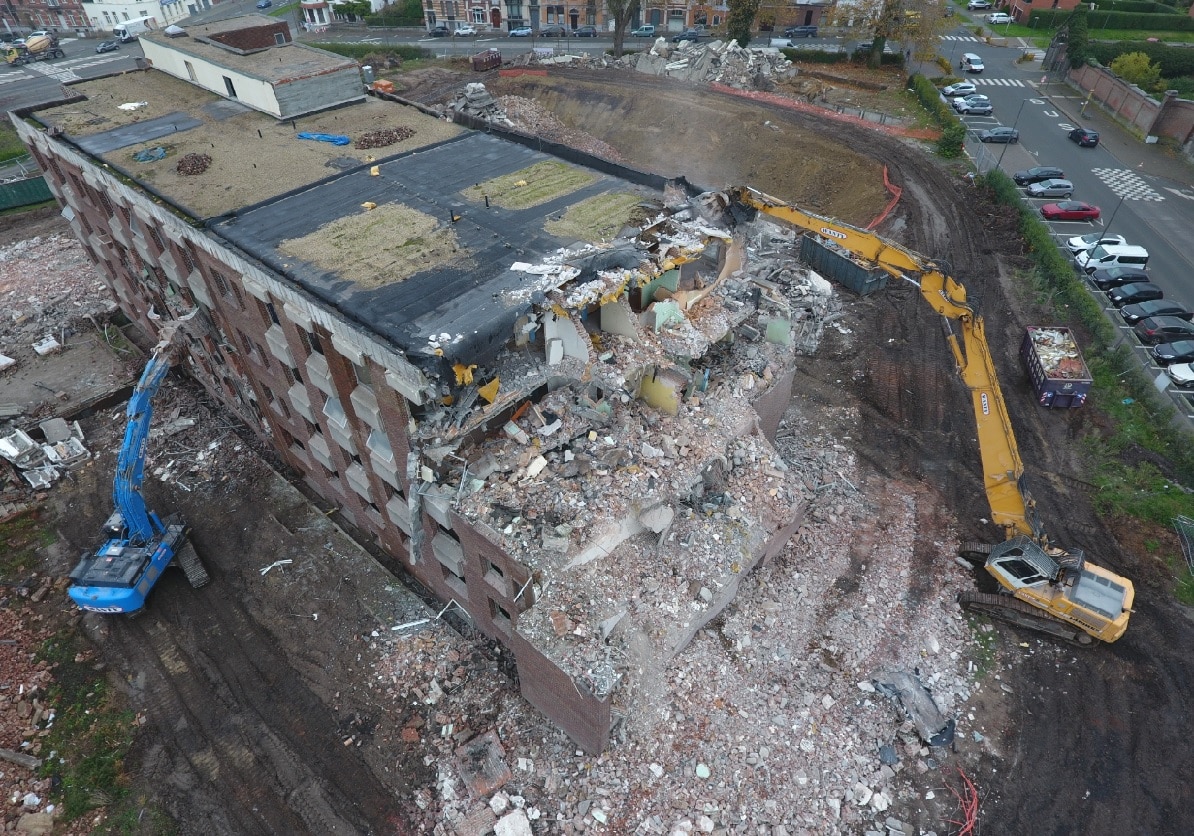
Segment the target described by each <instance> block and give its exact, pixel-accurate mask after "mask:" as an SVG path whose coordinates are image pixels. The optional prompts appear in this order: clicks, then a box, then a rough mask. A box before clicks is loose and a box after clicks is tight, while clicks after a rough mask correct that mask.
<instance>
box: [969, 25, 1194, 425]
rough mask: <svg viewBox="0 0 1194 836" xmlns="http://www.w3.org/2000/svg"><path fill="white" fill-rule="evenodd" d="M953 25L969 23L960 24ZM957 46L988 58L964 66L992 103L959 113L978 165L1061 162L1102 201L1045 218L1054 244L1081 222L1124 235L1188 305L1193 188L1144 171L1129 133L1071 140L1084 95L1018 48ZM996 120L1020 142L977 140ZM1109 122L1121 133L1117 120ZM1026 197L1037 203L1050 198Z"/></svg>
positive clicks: (1170, 292) (1079, 188) (1157, 375)
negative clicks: (1087, 215)
mask: <svg viewBox="0 0 1194 836" xmlns="http://www.w3.org/2000/svg"><path fill="white" fill-rule="evenodd" d="M956 34H957V36H962V35H964V34H965V33H964V30H959V31H958V32H957V33H956ZM956 51H957V54H958V55H960V54H961V53H962V52H966V51H974V52H978V53H979V54H980V55H982V57H983V58H984V60H985V62H986V65H987V68H986V71H985V72H983V73H982V74H981V75H973V76H969V80H971V81H974V82H975V84H976V86H977V88H978V90H977V91H978V92H979V93H981V94H983V95H986V96H988V97H989V98H990V99H991V104H992V106H993V108H994V113H992V114H991V115H990V116H964V117H963V121H965V122H966V123H967V125H968V127H969V128H970V129H971V132H970V136H969V137H968V140H967V151H968V152H969V153H970V154H971V156H972V157H973V158H974V160H975V162H976V164H977V166H978V168H979V169H980V170H981V171H986V170H989V169H990V168H992V167H999V168H1001V169H1003V171H1004V172H1006V173H1007V174H1009V175H1010V174H1011V173H1013V172H1015V171H1018V170H1022V169H1026V168H1031V167H1033V166H1037V165H1055V166H1059V167H1060V168H1061V169H1062V170H1063V171H1065V176H1066V179H1067V180H1070V181H1071V182H1072V183H1073V184H1074V195H1073V199H1074V200H1081V201H1085V202H1087V203H1093V204H1094V205H1095V206H1098V207H1100V209H1101V210H1102V217H1101V218H1100V219H1099V220H1097V221H1094V222H1086V221H1054V222H1050V223H1049V227H1050V228H1051V229H1052V230H1053V234H1054V237H1055V238H1057V240H1058V243H1059V245H1061V244H1063V243H1064V240H1065V239H1067V238H1070V237H1072V236H1075V235H1083V234H1085V233H1087V232H1094V231H1103V232H1106V233H1109V234H1115V233H1118V234H1120V235H1123V236H1124V237H1125V238H1127V240H1128V242H1129V243H1131V244H1138V245H1140V246H1142V247H1144V248H1145V249H1147V250H1148V252H1149V264H1148V270H1149V272H1150V273H1151V274H1152V281H1154V282H1155V283H1156V284H1158V285H1160V286H1161V288H1162V289H1163V290H1164V291H1165V297H1166V298H1167V299H1172V300H1174V301H1177V302H1179V303H1181V304H1182V305H1183V306H1184V307H1186V308H1187V310H1194V251H1192V250H1190V249H1184V248H1183V246H1182V242H1183V241H1184V240H1185V239H1186V238H1187V237H1188V231H1189V230H1190V229H1194V188H1191V187H1190V186H1188V185H1186V184H1185V183H1178V182H1174V181H1171V180H1169V179H1167V178H1164V177H1161V176H1156V175H1153V174H1150V173H1149V171H1148V170H1147V169H1148V165H1147V164H1146V162H1145V160H1144V158H1145V157H1146V156H1148V155H1149V154H1148V151H1147V150H1144V151H1142V150H1141V149H1142V146H1141V144H1140V143H1139V141H1138V140H1136V139H1134V138H1127V139H1126V140H1125V139H1124V137H1119V136H1112V135H1111V132H1110V131H1106V130H1104V135H1103V137H1102V139H1103V141H1101V142H1100V143H1099V145H1098V146H1097V147H1095V148H1080V147H1078V145H1076V144H1075V143H1074V142H1071V141H1070V140H1069V138H1068V133H1069V131H1070V130H1072V129H1073V128H1075V127H1078V126H1082V127H1086V126H1087V125H1086V124H1084V122H1083V120H1082V114H1083V112H1084V107H1083V103H1084V100H1083V97H1082V96H1080V95H1079V94H1078V93H1077V91H1075V90H1073V89H1071V88H1070V87H1068V86H1067V85H1064V84H1060V83H1057V82H1056V81H1048V82H1046V83H1045V84H1042V83H1041V82H1042V72H1041V70H1040V68H1039V65H1034V64H1026V65H1022V64H1017V63H1016V60H1015V59H1016V58H1017V57H1019V55H1020V51H1019V50H1014V49H992V48H989V47H988V48H983V47H982V45H980V44H978V43H975V44H967V43H966V42H964V41H962V42H959V43H958V47H957V50H956ZM955 64H956V60H955ZM1090 107H1094V105H1090ZM996 125H1005V126H1014V127H1015V128H1016V129H1017V130H1018V131H1019V132H1020V142H1019V143H1018V144H1013V145H999V144H983V143H981V142H979V141H978V139H977V134H978V132H979V131H981V130H984V129H987V128H991V127H994V126H996ZM1113 130H1114V131H1115V132H1116V133H1117V134H1118V133H1119V129H1113ZM1124 136H1125V137H1126V134H1125V135H1124ZM1121 140H1122V141H1121ZM1112 146H1114V147H1112ZM1143 147H1144V148H1146V149H1147V146H1143ZM1026 200H1027V202H1028V204H1029V205H1030V206H1032V207H1034V208H1039V207H1040V206H1041V205H1043V204H1045V203H1052V202H1055V199H1048V200H1045V199H1031V198H1027V197H1026ZM1091 293H1092V295H1094V296H1095V297H1096V298H1097V299H1098V300H1099V301H1100V302H1101V303H1102V304H1103V305H1104V307H1105V309H1106V313H1107V316H1108V319H1109V320H1110V321H1111V322H1113V323H1114V324H1115V325H1116V326H1119V328H1120V333H1121V335H1122V336H1123V338H1124V340H1125V342H1126V343H1127V344H1128V345H1130V346H1132V347H1133V351H1134V353H1135V355H1136V357H1137V359H1138V360H1139V361H1140V363H1141V366H1142V367H1143V368H1144V369H1145V370H1146V372H1147V373H1148V374H1149V375H1150V376H1151V377H1152V378H1153V379H1154V380H1157V381H1158V386H1159V387H1164V386H1168V385H1169V379H1168V377H1167V376H1166V375H1165V373H1164V371H1163V370H1162V369H1161V368H1159V367H1157V366H1155V365H1153V364H1152V363H1151V361H1150V358H1149V356H1148V354H1147V353H1146V351H1145V349H1144V348H1143V347H1142V346H1140V345H1139V343H1138V342H1137V340H1136V339H1135V335H1134V334H1133V333H1132V331H1131V329H1130V328H1127V326H1125V325H1124V323H1123V321H1122V320H1121V319H1120V317H1119V315H1118V312H1117V311H1116V310H1115V309H1114V308H1113V307H1112V306H1111V305H1110V304H1108V303H1107V300H1106V296H1105V295H1104V294H1102V293H1100V292H1098V291H1096V290H1094V289H1093V288H1092V289H1091ZM1175 404H1176V405H1177V406H1179V408H1181V409H1182V410H1183V412H1185V413H1194V406H1192V405H1191V403H1190V402H1189V400H1187V399H1186V398H1184V397H1175Z"/></svg>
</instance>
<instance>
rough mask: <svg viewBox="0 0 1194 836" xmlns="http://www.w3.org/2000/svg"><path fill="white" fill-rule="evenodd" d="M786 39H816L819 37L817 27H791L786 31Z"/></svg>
mask: <svg viewBox="0 0 1194 836" xmlns="http://www.w3.org/2000/svg"><path fill="white" fill-rule="evenodd" d="M784 37H785V38H815V37H817V27H816V26H789V27H788V28H787V29H785V30H784Z"/></svg>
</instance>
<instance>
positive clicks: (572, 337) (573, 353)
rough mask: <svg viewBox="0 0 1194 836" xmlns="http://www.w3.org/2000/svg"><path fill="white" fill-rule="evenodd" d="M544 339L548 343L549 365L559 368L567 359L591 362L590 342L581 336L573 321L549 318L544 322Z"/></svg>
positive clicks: (555, 317)
mask: <svg viewBox="0 0 1194 836" xmlns="http://www.w3.org/2000/svg"><path fill="white" fill-rule="evenodd" d="M543 337H544V339H545V340H546V342H547V363H548V365H550V366H557V365H559V364H560V363H561V362H563V360H564V358H565V357H573V358H575V359H577V360H580V361H581V362H582V363H586V362H588V360H589V341H588V338H587V337H584V336H582V335H581V333H580V330H579V329H578V328H577V327H576V324H575V323H573V321H572V320H571V319H567V318H565V317H562V316H547V317H544V321H543Z"/></svg>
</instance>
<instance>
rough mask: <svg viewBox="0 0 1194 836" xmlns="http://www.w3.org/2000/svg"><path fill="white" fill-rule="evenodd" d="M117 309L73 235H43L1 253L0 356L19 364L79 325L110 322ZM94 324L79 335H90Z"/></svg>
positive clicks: (89, 325)
mask: <svg viewBox="0 0 1194 836" xmlns="http://www.w3.org/2000/svg"><path fill="white" fill-rule="evenodd" d="M115 310H116V303H115V301H113V299H112V294H111V292H110V291H109V290H108V287H107V285H106V284H105V283H104V281H103V279H102V278H100V274H99V271H98V270H96V268H95V267H94V265H92V263H91V261H90V260H89V259H88V258H87V254H86V253H85V252H84V250H83V246H82V245H81V244H80V243H79V242H78V240H76V239H75V238H74V237H73V236H71V235H69V234H63V235H59V234H54V235H39V236H37V237H34V238H29V239H26V240H24V241H17V242H15V243H13V244H10V245H8V246H4V247H0V354H4V355H7V356H8V357H10V358H12V359H14V360H15V361H16V362H18V363H19V362H20V361H21V360H22V359H24V358H28V357H31V356H33V345H34V344H37V343H41V342H42V341H44V340H45V339H46V338H47V336H49V337H54V338H56V339H58V340H59V341H61V340H62V339H63V338H64V337H63V329H64V328H65V329H68V330H70V329H72V328H74V327H75V326H76V325H77V324H78V321H79V320H81V319H85V318H87V317H94V318H100V317H106V316H108V315H109V314H110V313H111V312H113V311H115ZM93 328H94V326H93V325H91V324H90V323H86V324H83V325H79V326H78V328H77V329H76V330H92V329H93Z"/></svg>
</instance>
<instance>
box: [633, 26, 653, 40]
mask: <svg viewBox="0 0 1194 836" xmlns="http://www.w3.org/2000/svg"><path fill="white" fill-rule="evenodd" d="M630 37H632V38H654V37H655V27H654V26H652V25H651V24H650V23H647V24H644V25H643V26H640V27H639V28H637V29H635V30H634V31H633V32H631V33H630Z"/></svg>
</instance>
